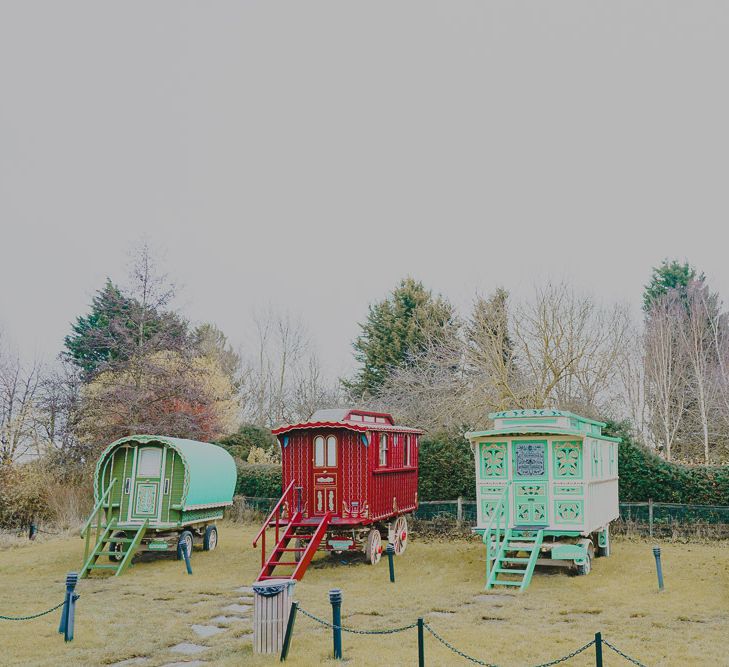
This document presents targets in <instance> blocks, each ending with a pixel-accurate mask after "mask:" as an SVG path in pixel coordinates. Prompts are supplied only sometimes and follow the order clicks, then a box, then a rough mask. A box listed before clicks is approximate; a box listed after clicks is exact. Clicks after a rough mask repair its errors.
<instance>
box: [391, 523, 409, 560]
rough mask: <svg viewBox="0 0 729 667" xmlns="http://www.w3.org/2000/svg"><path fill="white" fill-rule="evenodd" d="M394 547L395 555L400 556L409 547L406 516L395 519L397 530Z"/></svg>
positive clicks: (395, 531) (394, 536)
mask: <svg viewBox="0 0 729 667" xmlns="http://www.w3.org/2000/svg"><path fill="white" fill-rule="evenodd" d="M393 533H394V535H393V538H394V539H393V541H392V543H393V545H394V547H395V555H396V556H400V555H402V554H403V553H404V552H405V549H406V548H407V546H408V520H407V518H406V517H404V516H399V517H397V519H395V530H394V531H393Z"/></svg>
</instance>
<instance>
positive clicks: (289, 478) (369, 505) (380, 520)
mask: <svg viewBox="0 0 729 667" xmlns="http://www.w3.org/2000/svg"><path fill="white" fill-rule="evenodd" d="M421 433H422V431H419V430H417V429H414V428H407V427H405V426H396V425H395V423H394V421H393V419H392V416H391V415H389V414H386V413H380V412H365V411H363V410H348V409H342V410H319V411H317V412H315V413H314V415H312V417H311V419H310V420H309V421H307V422H302V423H300V424H287V425H284V426H280V427H279V428H277V429H274V431H273V434H274V435H276V436H277V437H278V441H279V444H280V445H281V461H282V466H283V487H284V492H283V495H282V496H281V499H280V500H279V501H278V503H276V506H275V507H274V509H273V511H272V512H271V514H270V515H269V517H268V519H266V523H264V524H263V526H262V528H261V530H260V531H259V533H258V535H257V536H256V538H255V540H254V541H253V546H254V547H255V546H256V545H257V544H258V541H259V539H260V540H261V542H262V544H261V563H262V569H261V573H260V575H259V576H258V580H259V581H260V580H263V579H274V578H276V579H280V578H291V579H297V580H299V579H301V578H302V577H303V576H304V572H305V571H306V568H307V567H308V565H309V563H310V562H311V559H312V558H313V557H314V553H315V552H316V551H317V549H320V550H324V551H334V552H337V553H340V552H342V551H358V550H360V549H361V550H363V551H364V553H365V556H366V558H367V560H368V561H369V562H370V563H372V564H373V565H374V564H375V563H377V562H378V561H379V560H380V556H381V555H382V540H383V538H384V539H387V540H388V541H389V542H391V543H392V544H393V546H394V547H395V553H396V554H398V555H399V554H402V553H403V551H405V547H406V546H407V539H408V523H407V517H406V515H407V514H409V513H410V512H413V511H414V510H415V509H416V508H417V506H418V437H419V435H420V434H421ZM267 528H273V529H274V530H275V546H274V548H273V551H272V552H271V553H270V555H269V556H268V557H267V556H266V529H267ZM274 570H275V571H276V572H275V574H274ZM284 570H285V571H284Z"/></svg>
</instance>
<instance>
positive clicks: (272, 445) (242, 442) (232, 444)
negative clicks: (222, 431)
mask: <svg viewBox="0 0 729 667" xmlns="http://www.w3.org/2000/svg"><path fill="white" fill-rule="evenodd" d="M215 444H217V445H220V446H221V447H224V448H225V449H227V450H228V452H229V453H230V455H231V456H233V457H234V458H237V459H241V461H246V460H248V454H250V451H251V449H253V448H260V449H263V450H264V451H266V452H273V453H275V454H278V445H277V444H276V438H275V437H274V436H273V435H272V434H271V431H269V430H268V429H267V428H262V427H261V426H254V425H253V424H243V425H242V426H241V427H240V428H239V429H238V430H237V431H236V432H235V433H232V434H231V435H226V436H225V437H224V438H221V439H220V440H218V441H216V443H215Z"/></svg>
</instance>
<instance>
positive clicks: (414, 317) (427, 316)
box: [344, 278, 454, 395]
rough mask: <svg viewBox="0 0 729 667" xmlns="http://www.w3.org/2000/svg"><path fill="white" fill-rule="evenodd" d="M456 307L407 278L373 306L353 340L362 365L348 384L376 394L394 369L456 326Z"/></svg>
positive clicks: (358, 389) (354, 388)
mask: <svg viewBox="0 0 729 667" xmlns="http://www.w3.org/2000/svg"><path fill="white" fill-rule="evenodd" d="M453 320H454V314H453V307H452V306H451V304H450V303H448V301H446V300H445V299H443V298H442V297H440V296H436V297H434V296H433V294H432V293H431V292H430V290H427V289H426V288H425V287H424V286H423V284H422V283H421V282H419V281H416V280H414V279H412V278H406V279H404V280H402V281H401V282H400V284H399V285H398V286H397V287H396V288H395V290H393V292H392V294H390V296H389V297H388V298H386V299H384V300H383V301H380V302H378V303H375V304H374V305H371V306H370V309H369V314H368V316H367V320H366V322H365V323H364V324H361V325H360V326H361V329H362V333H361V334H360V335H359V337H358V338H357V340H356V341H355V343H354V349H355V358H356V359H357V361H358V362H359V363H360V364H361V368H360V370H359V372H358V373H357V375H356V377H355V379H354V380H353V381H352V382H345V383H344V384H345V386H346V387H347V388H348V389H350V390H351V391H353V392H354V393H355V394H358V395H366V394H367V395H373V394H376V393H377V391H378V389H379V388H380V387H381V386H382V384H383V383H384V382H385V380H386V379H387V378H388V376H389V374H390V373H391V372H392V370H393V369H395V368H398V367H402V366H407V365H410V364H411V363H413V361H414V359H415V357H417V355H418V354H419V353H421V352H423V351H425V349H426V348H427V347H428V345H429V344H431V343H437V342H438V341H440V340H442V339H443V338H444V337H445V335H446V333H447V331H448V330H449V329H450V328H451V327H453V326H454V321H453Z"/></svg>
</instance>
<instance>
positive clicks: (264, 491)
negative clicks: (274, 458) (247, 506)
mask: <svg viewBox="0 0 729 667" xmlns="http://www.w3.org/2000/svg"><path fill="white" fill-rule="evenodd" d="M236 465H237V466H238V482H237V484H236V486H235V493H236V495H241V496H251V497H253V498H278V497H280V495H281V491H282V489H281V466H280V465H278V464H267V463H254V464H251V463H243V462H241V461H236Z"/></svg>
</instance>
